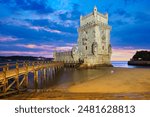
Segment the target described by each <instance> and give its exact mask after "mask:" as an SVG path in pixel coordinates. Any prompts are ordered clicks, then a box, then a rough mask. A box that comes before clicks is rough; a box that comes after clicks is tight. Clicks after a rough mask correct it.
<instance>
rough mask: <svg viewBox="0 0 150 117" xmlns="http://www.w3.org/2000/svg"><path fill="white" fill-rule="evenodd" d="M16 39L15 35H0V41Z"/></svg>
mask: <svg viewBox="0 0 150 117" xmlns="http://www.w3.org/2000/svg"><path fill="white" fill-rule="evenodd" d="M17 40H19V39H18V38H15V37H11V36H2V35H0V42H10V41H17Z"/></svg>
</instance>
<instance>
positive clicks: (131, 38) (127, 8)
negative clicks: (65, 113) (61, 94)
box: [0, 0, 150, 60]
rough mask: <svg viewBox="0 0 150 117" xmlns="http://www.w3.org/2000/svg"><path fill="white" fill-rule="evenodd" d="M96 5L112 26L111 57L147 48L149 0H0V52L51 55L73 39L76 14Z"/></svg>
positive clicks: (149, 45)
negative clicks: (107, 16)
mask: <svg viewBox="0 0 150 117" xmlns="http://www.w3.org/2000/svg"><path fill="white" fill-rule="evenodd" d="M94 6H97V8H98V11H99V12H102V13H106V12H108V14H109V24H110V25H111V26H112V31H111V44H112V47H113V54H112V60H129V59H130V57H131V56H132V55H133V54H134V53H135V52H136V51H137V50H145V49H146V50H150V1H149V0H0V56H8V55H32V56H45V57H52V52H53V51H54V50H57V51H65V50H69V49H71V48H72V46H73V45H75V44H76V43H77V38H78V34H77V28H78V27H79V18H80V15H81V14H82V15H86V14H88V13H91V12H92V11H93V7H94Z"/></svg>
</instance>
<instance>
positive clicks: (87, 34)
mask: <svg viewBox="0 0 150 117" xmlns="http://www.w3.org/2000/svg"><path fill="white" fill-rule="evenodd" d="M110 30H111V27H110V26H109V25H108V13H106V14H101V13H99V12H98V11H97V8H96V7H94V10H93V12H92V13H90V14H88V15H87V16H80V27H79V28H78V44H77V45H76V46H74V47H73V48H72V50H71V51H67V52H54V61H63V62H65V63H71V62H80V61H82V62H83V64H82V65H83V66H97V65H98V66H99V65H100V66H105V65H106V66H109V65H110V66H111V62H110V60H111V53H112V51H111V50H112V49H111V44H110Z"/></svg>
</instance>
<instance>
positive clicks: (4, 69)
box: [3, 67, 7, 93]
mask: <svg viewBox="0 0 150 117" xmlns="http://www.w3.org/2000/svg"><path fill="white" fill-rule="evenodd" d="M6 71H7V69H6V67H3V78H4V82H3V85H4V86H3V92H4V93H5V92H6V88H7V79H6Z"/></svg>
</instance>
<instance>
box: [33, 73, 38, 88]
mask: <svg viewBox="0 0 150 117" xmlns="http://www.w3.org/2000/svg"><path fill="white" fill-rule="evenodd" d="M34 87H35V89H36V90H37V88H38V71H37V70H34Z"/></svg>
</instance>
